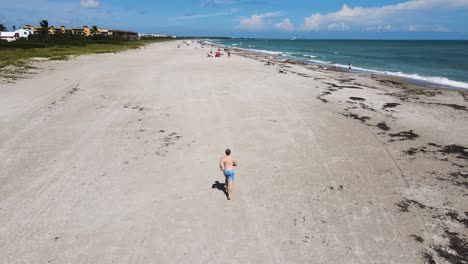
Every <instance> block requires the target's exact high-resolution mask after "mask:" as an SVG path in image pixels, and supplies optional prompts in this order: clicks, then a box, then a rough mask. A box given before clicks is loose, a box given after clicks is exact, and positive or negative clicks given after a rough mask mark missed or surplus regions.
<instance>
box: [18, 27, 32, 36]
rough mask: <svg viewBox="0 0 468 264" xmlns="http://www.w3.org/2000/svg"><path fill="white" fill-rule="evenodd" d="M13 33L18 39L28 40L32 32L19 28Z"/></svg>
mask: <svg viewBox="0 0 468 264" xmlns="http://www.w3.org/2000/svg"><path fill="white" fill-rule="evenodd" d="M15 33H18V37H19V38H28V37H29V35H32V34H33V32H32V31H31V30H29V29H23V28H20V29H18V30H16V31H15Z"/></svg>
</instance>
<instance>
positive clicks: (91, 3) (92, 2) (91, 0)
mask: <svg viewBox="0 0 468 264" xmlns="http://www.w3.org/2000/svg"><path fill="white" fill-rule="evenodd" d="M99 5H100V3H99V1H96V0H81V1H80V6H82V7H90V8H95V7H99Z"/></svg>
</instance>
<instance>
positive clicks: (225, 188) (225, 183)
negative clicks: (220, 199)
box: [224, 177, 229, 196]
mask: <svg viewBox="0 0 468 264" xmlns="http://www.w3.org/2000/svg"><path fill="white" fill-rule="evenodd" d="M228 188H229V181H228V177H226V181H224V190H225V191H226V195H227V196H229V194H228Z"/></svg>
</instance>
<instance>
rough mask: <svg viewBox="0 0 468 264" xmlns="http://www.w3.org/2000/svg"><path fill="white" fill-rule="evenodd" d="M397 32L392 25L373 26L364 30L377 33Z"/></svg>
mask: <svg viewBox="0 0 468 264" xmlns="http://www.w3.org/2000/svg"><path fill="white" fill-rule="evenodd" d="M392 30H395V29H394V28H393V27H392V26H391V25H384V26H382V25H379V26H371V27H367V28H365V29H364V31H376V32H383V31H392Z"/></svg>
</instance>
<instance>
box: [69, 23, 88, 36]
mask: <svg viewBox="0 0 468 264" xmlns="http://www.w3.org/2000/svg"><path fill="white" fill-rule="evenodd" d="M71 32H72V34H73V35H83V36H86V37H89V36H91V29H89V27H88V26H83V27H82V28H76V27H74V28H72V29H71Z"/></svg>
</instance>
